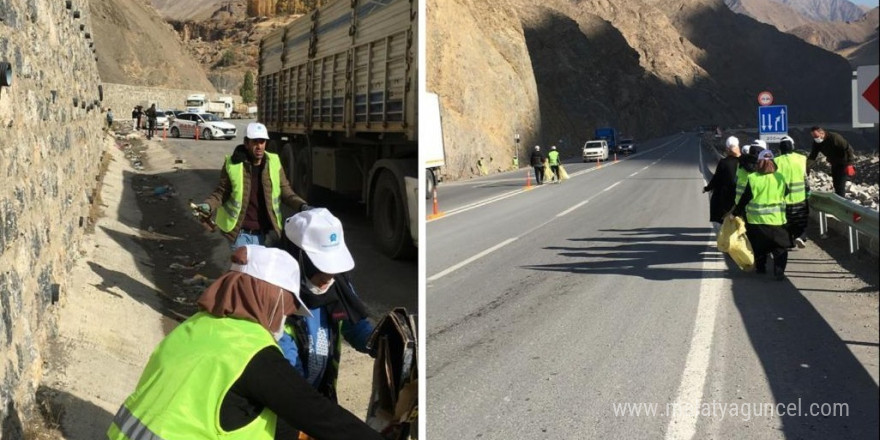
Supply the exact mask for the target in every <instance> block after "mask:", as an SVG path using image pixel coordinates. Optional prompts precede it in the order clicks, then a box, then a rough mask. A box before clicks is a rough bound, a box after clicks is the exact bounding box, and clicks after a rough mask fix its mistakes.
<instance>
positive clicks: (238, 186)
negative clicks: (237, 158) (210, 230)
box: [215, 151, 283, 233]
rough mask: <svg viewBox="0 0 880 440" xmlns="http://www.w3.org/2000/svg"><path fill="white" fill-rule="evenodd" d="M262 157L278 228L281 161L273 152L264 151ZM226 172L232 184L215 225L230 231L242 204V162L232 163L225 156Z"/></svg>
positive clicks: (222, 229)
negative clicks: (267, 169) (266, 169)
mask: <svg viewBox="0 0 880 440" xmlns="http://www.w3.org/2000/svg"><path fill="white" fill-rule="evenodd" d="M263 158H264V159H265V160H266V166H268V167H269V180H270V181H271V182H272V210H273V211H275V223H276V224H277V225H276V226H277V227H278V230H281V229H283V227H282V225H281V161H280V160H279V159H278V155H277V154H275V153H270V152H268V151H267V152H266V153H265V155H264V156H263ZM225 167H226V174H227V175H228V176H229V182H230V184H231V185H232V191H231V194H229V198H227V199H226V200H225V201H224V202H223V205H222V206H220V209H218V210H217V219H216V220H215V222H216V223H217V227H218V228H220V230H221V231H223V232H227V233H228V232H231V231H232V230H233V229H234V228H235V225H237V224H238V222H239V215H241V210H242V207H243V206H244V202H243V200H244V163H243V162H240V163H232V158H231V157H230V156H226V165H225Z"/></svg>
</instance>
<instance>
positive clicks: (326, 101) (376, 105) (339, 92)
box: [257, 0, 418, 258]
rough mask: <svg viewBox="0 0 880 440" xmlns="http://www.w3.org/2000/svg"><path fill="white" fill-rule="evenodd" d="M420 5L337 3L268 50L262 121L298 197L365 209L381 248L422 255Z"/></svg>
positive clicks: (276, 36) (404, 0) (261, 78)
mask: <svg viewBox="0 0 880 440" xmlns="http://www.w3.org/2000/svg"><path fill="white" fill-rule="evenodd" d="M417 10H418V2H413V1H409V0H385V1H381V2H364V1H350V0H349V1H345V0H337V1H332V2H330V3H328V4H327V5H325V6H323V7H321V8H318V9H317V10H315V11H313V12H312V13H310V14H306V15H304V16H302V17H300V18H298V19H296V20H294V21H292V22H291V23H289V24H288V25H286V26H284V27H282V28H279V29H277V30H276V31H274V32H272V33H271V34H268V35H267V36H266V37H264V38H263V39H262V40H261V42H260V54H259V62H258V68H259V73H258V94H257V106H258V115H257V117H258V120H259V121H260V122H262V123H264V124H265V125H266V127H267V128H268V130H269V136H270V138H271V139H270V142H269V147H268V148H269V149H270V151H275V152H277V153H278V154H279V155H280V156H281V159H282V163H283V165H284V168H285V172H286V174H287V176H289V180H290V181H291V184H292V185H293V187H294V190H295V191H296V192H297V193H298V194H300V195H302V196H304V197H305V198H306V200H309V201H310V202H311V201H312V197H313V196H314V195H315V193H316V192H317V191H319V190H330V191H332V192H333V193H338V194H344V195H351V196H354V197H356V198H358V200H360V201H362V202H363V203H364V204H365V207H366V211H367V214H368V215H369V216H370V217H371V220H372V224H373V231H374V234H373V235H374V237H375V240H376V243H377V245H378V246H379V247H380V248H381V249H382V250H383V251H384V252H385V253H386V254H388V255H390V256H391V257H394V258H402V257H408V256H413V255H414V254H415V247H414V244H415V243H416V242H417V225H418V219H417V216H418V209H417V207H418V204H417V203H418V198H417V197H418V194H417V191H418V184H417V182H418V177H417V176H418V87H417V84H418V82H417V66H418V58H417V55H418V50H417V47H418V46H417V37H418V20H417V18H418V17H417V14H416V11H417Z"/></svg>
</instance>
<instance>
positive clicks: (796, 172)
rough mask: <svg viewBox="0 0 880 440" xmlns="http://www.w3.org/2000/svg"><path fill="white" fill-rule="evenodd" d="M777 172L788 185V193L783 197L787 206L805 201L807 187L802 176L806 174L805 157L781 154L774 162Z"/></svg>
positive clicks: (794, 154)
mask: <svg viewBox="0 0 880 440" xmlns="http://www.w3.org/2000/svg"><path fill="white" fill-rule="evenodd" d="M774 162H776V167H777V168H778V170H777V171H778V172H779V173H780V174H782V177H783V178H784V179H785V182H786V183H787V184H788V188H789V191H791V192H790V193H788V195H787V196H785V202H786V203H788V204H792V205H793V204H795V203H802V202H804V201H805V200H807V186H806V183H805V179H804V176H805V175H806V173H807V157H806V156H804V155H802V154H796V153H789V154H783V155H782V156H779V157H777V158H776V160H774Z"/></svg>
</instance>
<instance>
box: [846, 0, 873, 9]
mask: <svg viewBox="0 0 880 440" xmlns="http://www.w3.org/2000/svg"><path fill="white" fill-rule="evenodd" d="M849 1H851V2H853V3H855V4H857V5H862V6H867V7H869V8H876V7H877V2H878V1H880V0H849Z"/></svg>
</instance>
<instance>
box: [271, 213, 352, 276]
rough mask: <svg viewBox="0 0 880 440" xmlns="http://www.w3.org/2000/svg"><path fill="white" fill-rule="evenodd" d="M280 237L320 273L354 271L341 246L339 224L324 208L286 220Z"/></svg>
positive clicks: (348, 254)
mask: <svg viewBox="0 0 880 440" xmlns="http://www.w3.org/2000/svg"><path fill="white" fill-rule="evenodd" d="M284 235H286V236H287V238H288V239H290V241H292V242H293V244H295V245H297V246H298V247H299V248H300V249H302V250H303V251H305V253H306V255H308V256H309V259H310V260H312V263H314V264H315V267H317V268H318V270H320V271H321V272H324V273H326V274H333V275H335V274H338V273H343V272H348V271H350V270H352V269H353V268H354V259H353V258H351V253H350V252H348V248H347V247H346V246H345V236H344V235H343V233H342V222H340V221H339V219H338V218H336V217H334V216H333V214H331V213H330V211H328V210H327V208H314V209H310V210H308V211H303V212H300V213H298V214H296V215H293V216H291V217H289V218H288V219H287V220H285V221H284Z"/></svg>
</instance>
